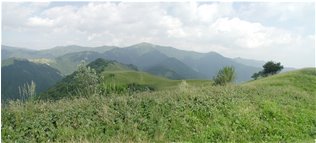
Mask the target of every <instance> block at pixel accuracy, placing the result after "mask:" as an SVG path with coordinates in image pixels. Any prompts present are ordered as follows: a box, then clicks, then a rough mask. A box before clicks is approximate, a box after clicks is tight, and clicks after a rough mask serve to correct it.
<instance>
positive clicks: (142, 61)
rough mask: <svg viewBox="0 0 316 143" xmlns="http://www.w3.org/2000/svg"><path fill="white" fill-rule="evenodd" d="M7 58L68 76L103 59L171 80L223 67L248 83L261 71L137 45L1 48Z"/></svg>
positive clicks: (216, 57)
mask: <svg viewBox="0 0 316 143" xmlns="http://www.w3.org/2000/svg"><path fill="white" fill-rule="evenodd" d="M10 57H18V58H26V59H31V60H32V61H33V62H39V63H45V64H48V65H50V66H52V67H54V68H56V69H58V70H59V71H60V72H61V73H62V74H64V75H68V74H71V73H72V72H73V71H74V70H75V69H76V67H77V64H79V63H80V61H82V60H85V61H86V62H87V63H89V62H91V61H93V60H95V59H97V58H104V59H108V60H116V61H118V62H120V63H124V64H133V65H135V66H137V67H138V68H139V69H140V70H142V71H145V72H149V73H151V74H155V75H159V76H164V77H167V78H170V79H210V78H212V77H213V76H214V75H215V74H216V73H217V71H218V70H219V69H220V68H222V67H224V66H234V67H235V68H236V72H237V81H238V82H242V81H247V80H249V79H250V76H251V75H252V74H253V73H254V72H257V71H259V70H260V69H261V66H262V63H264V62H263V61H256V60H249V59H248V60H247V59H242V58H235V59H232V58H227V57H224V56H222V55H220V54H219V53H216V52H209V53H198V52H193V51H183V50H179V49H176V48H173V47H168V46H160V45H154V44H150V43H139V44H135V45H132V46H129V47H124V48H119V47H114V46H101V47H94V48H91V47H82V46H76V45H70V46H59V47H55V48H52V49H47V50H40V51H35V50H28V49H23V48H17V47H10V46H4V45H2V59H7V58H10Z"/></svg>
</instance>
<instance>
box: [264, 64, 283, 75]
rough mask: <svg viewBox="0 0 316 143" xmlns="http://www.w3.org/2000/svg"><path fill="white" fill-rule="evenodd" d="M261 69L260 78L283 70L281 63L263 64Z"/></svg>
mask: <svg viewBox="0 0 316 143" xmlns="http://www.w3.org/2000/svg"><path fill="white" fill-rule="evenodd" d="M262 67H263V71H262V76H269V75H274V74H277V73H279V72H280V71H281V70H282V69H283V66H282V65H281V63H274V62H273V61H269V62H267V63H265V64H264V65H263V66H262Z"/></svg>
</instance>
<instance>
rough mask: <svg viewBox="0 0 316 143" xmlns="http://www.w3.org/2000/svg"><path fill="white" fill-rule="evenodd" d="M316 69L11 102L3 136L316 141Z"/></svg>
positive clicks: (80, 139)
mask: <svg viewBox="0 0 316 143" xmlns="http://www.w3.org/2000/svg"><path fill="white" fill-rule="evenodd" d="M315 70H316V69H315V68H310V69H303V70H297V71H293V72H288V73H282V74H278V75H273V76H269V77H266V78H260V79H258V80H255V81H250V82H247V83H243V84H237V85H233V84H229V85H226V86H212V84H211V82H202V81H185V80H182V81H177V82H174V83H173V85H174V86H173V87H172V88H171V89H167V88H166V89H164V90H156V91H145V92H133V93H127V92H125V93H124V92H123V93H120V94H118V93H110V94H105V95H99V94H95V95H87V96H86V97H85V96H77V97H75V98H73V99H69V98H63V99H61V100H57V101H44V100H28V101H26V102H21V101H11V102H10V103H9V104H8V105H7V106H6V107H4V108H2V112H1V114H2V132H1V136H2V141H3V142H69V141H70V142H173V141H177V142H186V141H188V142H313V141H314V139H315V138H316V113H315V111H316V106H315V101H316V96H315V95H316V71H315ZM133 73H135V74H136V73H137V72H135V71H133ZM104 74H107V73H105V72H104ZM110 74H113V73H110ZM110 74H108V75H109V76H112V77H113V75H110ZM137 74H139V73H137ZM114 77H117V78H119V74H115V75H114ZM132 77H135V76H132ZM120 78H122V79H124V78H123V77H120ZM135 78H137V76H136V77H135ZM160 85H161V84H160Z"/></svg>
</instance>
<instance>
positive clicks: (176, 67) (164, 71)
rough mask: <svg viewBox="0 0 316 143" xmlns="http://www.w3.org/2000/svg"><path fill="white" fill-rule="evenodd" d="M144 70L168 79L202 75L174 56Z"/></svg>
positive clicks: (193, 77)
mask: <svg viewBox="0 0 316 143" xmlns="http://www.w3.org/2000/svg"><path fill="white" fill-rule="evenodd" d="M144 71H146V72H148V73H151V74H154V75H159V76H163V77H167V78H169V79H201V78H203V75H201V73H198V72H196V71H194V70H193V69H192V68H191V67H189V66H187V65H186V64H184V63H182V62H181V61H179V60H178V59H176V58H167V59H165V60H164V61H162V62H160V63H159V64H157V65H154V66H151V67H150V68H148V69H145V70H144Z"/></svg>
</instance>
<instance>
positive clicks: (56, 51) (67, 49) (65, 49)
mask: <svg viewBox="0 0 316 143" xmlns="http://www.w3.org/2000/svg"><path fill="white" fill-rule="evenodd" d="M113 48H116V47H114V46H100V47H83V46H78V45H69V46H57V47H54V48H52V49H46V50H41V51H40V53H42V54H51V55H53V56H54V57H58V56H62V55H65V54H69V53H77V52H84V51H92V52H98V53H104V52H106V51H108V50H111V49H113Z"/></svg>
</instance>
